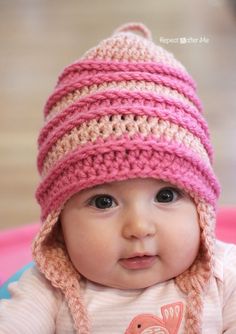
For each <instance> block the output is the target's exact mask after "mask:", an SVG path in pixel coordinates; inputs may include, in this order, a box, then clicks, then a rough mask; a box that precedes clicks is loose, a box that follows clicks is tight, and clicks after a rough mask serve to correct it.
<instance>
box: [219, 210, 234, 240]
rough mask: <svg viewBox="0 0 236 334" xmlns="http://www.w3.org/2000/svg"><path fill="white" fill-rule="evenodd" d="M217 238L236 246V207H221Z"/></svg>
mask: <svg viewBox="0 0 236 334" xmlns="http://www.w3.org/2000/svg"><path fill="white" fill-rule="evenodd" d="M216 237H217V238H218V239H220V240H222V241H226V242H230V243H234V244H236V207H227V206H225V207H221V208H220V209H219V210H218V212H217V221H216Z"/></svg>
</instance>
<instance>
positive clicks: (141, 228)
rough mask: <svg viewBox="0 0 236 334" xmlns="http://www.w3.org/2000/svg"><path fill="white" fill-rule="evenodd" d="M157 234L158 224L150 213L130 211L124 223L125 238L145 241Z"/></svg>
mask: <svg viewBox="0 0 236 334" xmlns="http://www.w3.org/2000/svg"><path fill="white" fill-rule="evenodd" d="M155 233H156V224H155V222H154V219H153V217H151V214H150V212H149V213H148V212H147V211H146V210H140V209H139V210H134V209H133V210H130V211H129V212H128V213H127V214H126V215H125V220H124V222H123V236H124V237H125V238H128V239H143V238H146V237H151V236H153V235H155Z"/></svg>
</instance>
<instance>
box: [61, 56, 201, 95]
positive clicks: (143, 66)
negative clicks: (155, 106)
mask: <svg viewBox="0 0 236 334" xmlns="http://www.w3.org/2000/svg"><path fill="white" fill-rule="evenodd" d="M97 72H103V73H108V72H147V73H152V74H164V75H168V76H172V77H174V78H177V79H180V80H182V81H184V82H185V83H187V84H188V85H189V86H191V87H192V88H193V89H194V90H196V84H195V82H194V80H193V79H192V78H191V76H190V75H189V74H188V73H187V72H183V70H180V69H179V68H177V67H173V66H170V65H169V64H164V63H162V62H159V63H157V62H151V61H149V62H136V61H134V62H128V61H115V62H114V61H101V60H79V61H78V62H75V63H73V64H71V65H69V66H67V67H66V68H65V69H64V71H63V72H62V74H61V75H60V76H59V78H58V82H57V88H59V86H60V85H64V84H66V83H67V82H71V80H73V79H74V77H75V76H78V75H79V76H83V75H84V73H85V74H86V75H87V74H95V73H97Z"/></svg>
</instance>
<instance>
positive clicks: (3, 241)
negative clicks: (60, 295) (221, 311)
mask: <svg viewBox="0 0 236 334" xmlns="http://www.w3.org/2000/svg"><path fill="white" fill-rule="evenodd" d="M39 226H40V224H37V223H36V224H30V225H25V226H22V227H19V228H15V229H10V230H6V231H1V232H0V284H1V283H3V282H5V281H6V280H7V279H8V278H9V277H10V276H11V275H13V274H14V273H15V272H16V271H18V270H19V269H20V268H21V267H23V266H24V265H26V264H27V263H29V262H30V261H32V257H31V243H32V240H33V238H34V236H35V235H36V233H37V232H38V230H39ZM216 236H217V238H218V239H220V240H223V241H226V242H231V243H236V207H222V208H220V209H219V211H218V214H217V224H216Z"/></svg>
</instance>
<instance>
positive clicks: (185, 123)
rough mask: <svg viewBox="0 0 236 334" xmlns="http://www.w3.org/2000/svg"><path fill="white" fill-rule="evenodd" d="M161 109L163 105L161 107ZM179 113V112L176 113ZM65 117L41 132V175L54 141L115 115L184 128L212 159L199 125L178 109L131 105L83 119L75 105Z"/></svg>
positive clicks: (93, 113)
mask: <svg viewBox="0 0 236 334" xmlns="http://www.w3.org/2000/svg"><path fill="white" fill-rule="evenodd" d="M72 107H73V109H74V111H75V115H73V116H72V114H71V112H70V110H69V109H70V108H72ZM161 108H163V105H162V106H161ZM178 111H179V112H178ZM65 112H66V113H67V115H69V114H70V118H69V120H68V121H67V122H65V120H64V122H60V123H59V124H60V125H59V126H58V127H57V128H56V127H55V125H54V126H52V128H51V129H50V130H49V129H48V130H47V126H45V127H44V129H43V130H42V131H45V130H47V131H45V132H46V133H47V134H48V137H47V138H44V139H45V141H44V142H43V143H41V147H40V151H39V155H38V169H39V172H40V173H41V171H42V167H43V163H44V159H45V156H46V155H47V153H48V151H49V150H50V148H51V147H52V146H53V145H54V144H55V143H56V141H57V140H58V139H59V138H62V137H63V135H64V134H65V133H69V131H71V130H72V129H73V128H75V127H78V126H80V125H81V124H83V123H84V122H88V121H89V120H92V119H96V120H99V118H100V117H102V116H106V115H116V114H123V115H129V114H130V115H140V116H142V115H146V116H156V117H159V118H160V119H163V120H167V121H170V122H171V123H174V124H177V125H180V126H181V127H183V128H185V129H186V130H188V131H189V132H191V133H192V134H193V135H194V136H196V137H199V139H200V140H201V143H202V144H203V146H204V147H205V149H206V151H207V152H208V155H209V157H210V159H211V158H212V148H211V146H210V143H209V138H208V137H207V136H206V135H205V134H204V132H203V130H202V129H201V128H199V123H198V122H196V121H195V120H194V119H192V118H191V117H188V118H187V117H183V115H181V113H182V109H178V110H175V111H173V109H167V108H166V109H160V108H155V107H148V106H143V107H140V105H138V106H137V107H136V106H135V105H134V104H133V106H132V107H131V108H130V107H122V106H117V107H113V108H112V107H107V108H101V109H100V108H99V109H98V110H97V109H90V110H89V111H87V113H86V112H84V113H82V115H84V116H83V117H82V116H81V115H80V114H78V111H77V108H76V104H74V105H73V106H71V107H69V108H68V109H67V110H65ZM40 138H43V137H42V134H41V135H40Z"/></svg>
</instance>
